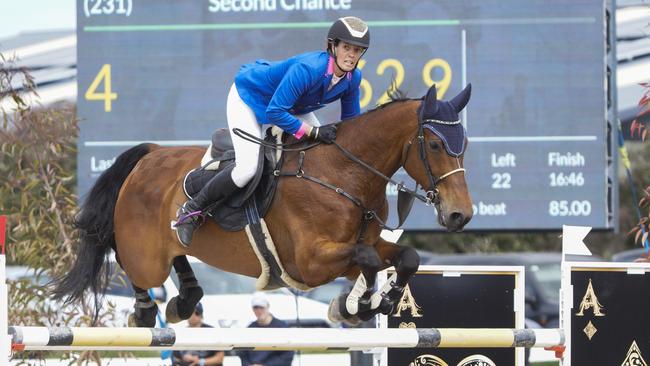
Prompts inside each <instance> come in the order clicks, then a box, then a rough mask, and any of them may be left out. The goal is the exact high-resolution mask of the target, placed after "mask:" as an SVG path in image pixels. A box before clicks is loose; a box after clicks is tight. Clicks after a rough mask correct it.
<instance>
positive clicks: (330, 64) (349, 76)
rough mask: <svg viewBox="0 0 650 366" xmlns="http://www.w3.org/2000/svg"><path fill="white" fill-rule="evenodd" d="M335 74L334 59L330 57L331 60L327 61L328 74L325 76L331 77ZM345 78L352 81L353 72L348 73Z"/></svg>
mask: <svg viewBox="0 0 650 366" xmlns="http://www.w3.org/2000/svg"><path fill="white" fill-rule="evenodd" d="M332 74H334V57H332V56H330V58H329V60H328V61H327V72H326V73H325V76H330V75H332ZM345 77H346V78H347V79H348V80H351V79H352V73H351V72H346V73H345Z"/></svg>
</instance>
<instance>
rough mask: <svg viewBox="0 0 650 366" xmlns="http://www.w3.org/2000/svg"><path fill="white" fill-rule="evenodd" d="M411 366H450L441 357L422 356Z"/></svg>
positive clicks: (410, 365) (410, 364)
mask: <svg viewBox="0 0 650 366" xmlns="http://www.w3.org/2000/svg"><path fill="white" fill-rule="evenodd" d="M409 366H449V365H447V363H446V362H445V361H443V360H442V359H441V358H440V357H438V356H434V355H420V356H418V357H416V358H415V360H413V361H412V362H411V363H409Z"/></svg>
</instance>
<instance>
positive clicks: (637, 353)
mask: <svg viewBox="0 0 650 366" xmlns="http://www.w3.org/2000/svg"><path fill="white" fill-rule="evenodd" d="M621 366H648V364H647V363H646V362H645V360H644V359H643V357H642V356H641V350H640V349H639V347H638V346H637V345H636V341H632V345H631V346H630V349H629V350H628V351H627V356H626V357H625V361H623V363H622V364H621Z"/></svg>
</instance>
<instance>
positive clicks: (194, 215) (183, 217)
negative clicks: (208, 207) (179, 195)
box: [171, 203, 206, 230]
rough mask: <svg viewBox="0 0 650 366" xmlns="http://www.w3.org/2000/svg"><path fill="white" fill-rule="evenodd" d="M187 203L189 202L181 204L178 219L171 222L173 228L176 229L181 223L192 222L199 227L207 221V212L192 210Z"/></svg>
mask: <svg viewBox="0 0 650 366" xmlns="http://www.w3.org/2000/svg"><path fill="white" fill-rule="evenodd" d="M186 204H187V203H185V204H183V206H181V207H180V208H179V209H178V211H177V212H176V220H172V222H171V228H172V230H176V228H177V227H178V226H179V225H183V224H192V225H194V226H196V227H198V226H201V225H202V224H203V222H204V221H205V215H206V214H205V213H204V212H203V211H201V210H197V211H190V210H188V209H187V208H186V207H185V205H186ZM197 221H198V222H197Z"/></svg>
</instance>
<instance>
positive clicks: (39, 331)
mask: <svg viewBox="0 0 650 366" xmlns="http://www.w3.org/2000/svg"><path fill="white" fill-rule="evenodd" d="M9 333H10V334H11V335H12V344H13V346H14V347H15V348H16V349H24V350H60V351H70V350H128V351H138V350H143V351H144V350H149V351H151V350H163V349H166V350H237V349H247V350H341V351H344V350H349V351H357V350H371V349H374V348H378V347H388V348H459V347H461V348H465V347H481V348H482V347H487V348H512V347H526V348H532V347H553V346H558V345H562V344H564V339H565V338H564V333H563V331H562V330H560V329H498V328H496V329H493V328H422V329H415V328H389V329H370V328H359V329H336V328H276V329H260V328H182V329H172V328H91V327H81V328H72V327H51V328H48V327H9Z"/></svg>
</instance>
